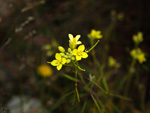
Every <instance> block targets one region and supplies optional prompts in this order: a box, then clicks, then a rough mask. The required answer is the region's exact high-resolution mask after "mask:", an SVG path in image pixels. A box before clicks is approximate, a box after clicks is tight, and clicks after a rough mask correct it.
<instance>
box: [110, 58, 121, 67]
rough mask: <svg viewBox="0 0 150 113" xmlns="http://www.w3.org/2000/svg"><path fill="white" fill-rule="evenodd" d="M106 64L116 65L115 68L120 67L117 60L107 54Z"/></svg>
mask: <svg viewBox="0 0 150 113" xmlns="http://www.w3.org/2000/svg"><path fill="white" fill-rule="evenodd" d="M108 65H109V66H110V67H116V68H119V67H120V63H117V61H116V60H115V59H114V58H113V57H111V56H109V58H108Z"/></svg>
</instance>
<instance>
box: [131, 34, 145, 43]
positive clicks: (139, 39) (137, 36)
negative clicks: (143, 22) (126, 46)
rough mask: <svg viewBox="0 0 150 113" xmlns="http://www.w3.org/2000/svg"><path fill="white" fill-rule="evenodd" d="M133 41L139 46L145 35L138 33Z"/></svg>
mask: <svg viewBox="0 0 150 113" xmlns="http://www.w3.org/2000/svg"><path fill="white" fill-rule="evenodd" d="M133 41H134V43H136V44H139V43H140V42H142V41H143V34H142V32H138V34H137V35H133Z"/></svg>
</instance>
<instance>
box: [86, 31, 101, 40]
mask: <svg viewBox="0 0 150 113" xmlns="http://www.w3.org/2000/svg"><path fill="white" fill-rule="evenodd" d="M88 38H90V39H101V38H102V35H101V31H96V30H94V29H92V30H91V33H90V34H88Z"/></svg>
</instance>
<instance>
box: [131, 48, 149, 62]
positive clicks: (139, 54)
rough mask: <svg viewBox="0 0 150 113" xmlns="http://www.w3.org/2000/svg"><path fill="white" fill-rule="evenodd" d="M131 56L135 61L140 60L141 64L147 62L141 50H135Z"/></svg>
mask: <svg viewBox="0 0 150 113" xmlns="http://www.w3.org/2000/svg"><path fill="white" fill-rule="evenodd" d="M130 54H131V56H132V57H133V58H134V59H136V60H138V61H139V63H143V62H145V61H146V58H145V54H144V52H142V50H141V49H140V48H137V49H133V50H132V51H131V52H130Z"/></svg>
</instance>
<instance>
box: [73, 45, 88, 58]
mask: <svg viewBox="0 0 150 113" xmlns="http://www.w3.org/2000/svg"><path fill="white" fill-rule="evenodd" d="M84 50H85V46H84V45H80V46H79V47H78V49H74V50H73V51H72V54H73V55H75V56H76V60H77V61H78V60H81V58H87V57H88V54H87V53H86V52H84Z"/></svg>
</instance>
